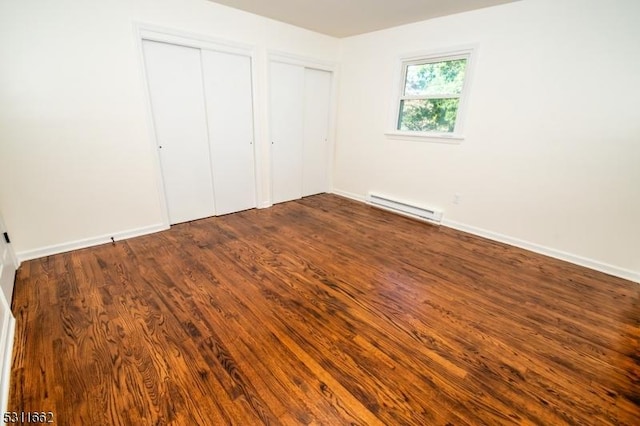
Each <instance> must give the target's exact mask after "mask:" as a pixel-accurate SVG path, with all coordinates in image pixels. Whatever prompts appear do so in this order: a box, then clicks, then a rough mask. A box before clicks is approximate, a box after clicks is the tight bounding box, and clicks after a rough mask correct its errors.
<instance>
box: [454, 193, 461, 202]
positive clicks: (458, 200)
mask: <svg viewBox="0 0 640 426" xmlns="http://www.w3.org/2000/svg"><path fill="white" fill-rule="evenodd" d="M460 198H461V197H460V194H458V193H455V194H453V204H460Z"/></svg>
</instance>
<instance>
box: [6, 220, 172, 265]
mask: <svg viewBox="0 0 640 426" xmlns="http://www.w3.org/2000/svg"><path fill="white" fill-rule="evenodd" d="M167 229H169V227H168V226H166V225H165V224H162V223H159V224H156V225H151V226H145V227H144V228H137V229H130V230H128V231H122V232H116V233H114V234H109V235H101V236H98V237H93V238H85V239H83V240H77V241H70V242H67V243H62V244H55V245H52V246H47V247H42V248H38V249H34V250H27V251H21V252H18V253H16V256H17V257H18V261H19V262H24V261H25V260H31V259H38V258H40V257H46V256H51V255H53V254H59V253H65V252H68V251H72V250H79V249H83V248H87V247H92V246H97V245H100V244H106V243H110V242H111V237H113V239H114V240H116V241H120V240H126V239H128V238H133V237H139V236H142V235H147V234H153V233H155V232H159V231H164V230H167Z"/></svg>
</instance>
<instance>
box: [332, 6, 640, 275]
mask: <svg viewBox="0 0 640 426" xmlns="http://www.w3.org/2000/svg"><path fill="white" fill-rule="evenodd" d="M639 16H640V2H638V1H636V0H616V1H607V2H603V1H600V0H588V1H586V0H561V1H558V0H523V1H521V2H516V3H513V4H509V5H504V6H497V7H492V8H488V9H482V10H478V11H474V12H468V13H463V14H458V15H453V16H449V17H443V18H439V19H434V20H430V21H425V22H421V23H417V24H412V25H407V26H402V27H397V28H393V29H389V30H384V31H379V32H375V33H370V34H366V35H362V36H356V37H351V38H348V39H344V40H343V41H342V60H341V62H342V68H341V81H340V85H341V86H340V87H341V89H340V99H339V108H338V111H339V112H338V129H337V146H336V156H335V170H334V185H335V189H336V191H337V192H339V193H340V192H341V193H346V194H350V195H353V196H355V197H362V196H364V195H365V194H366V193H367V192H368V191H379V192H382V193H385V194H389V195H394V196H397V197H400V198H402V199H407V200H412V201H414V202H418V203H421V204H424V205H427V206H435V207H440V208H442V209H444V211H445V218H446V219H447V220H448V222H447V223H448V224H450V225H452V226H456V227H462V228H469V229H471V230H473V231H474V232H478V233H484V234H486V235H490V236H492V237H494V238H499V239H500V238H501V239H503V240H509V241H511V242H515V243H516V244H520V245H523V246H527V247H530V248H533V249H537V250H538V251H543V252H547V253H550V254H553V255H555V256H558V257H564V258H566V259H570V260H572V261H576V262H577V263H582V264H585V265H589V266H592V267H595V268H598V269H601V270H605V271H609V272H612V273H614V274H617V275H621V276H625V277H628V278H631V279H635V280H638V279H640V108H639V107H638V102H639V100H640V84H639V83H640V80H639V79H638V78H639V76H640V55H639V54H638V49H639V47H638V46H640V25H638V22H637V20H638V17H639ZM475 43H477V44H478V45H479V51H478V58H477V59H478V61H477V64H476V65H477V66H476V68H475V75H474V78H473V82H472V88H471V98H470V105H469V109H468V115H467V122H466V124H465V131H464V133H465V135H466V139H465V140H464V141H463V142H462V143H461V144H459V145H450V144H437V143H427V142H416V141H403V140H392V139H389V138H387V137H385V135H384V132H385V130H386V129H387V128H388V127H387V125H388V121H389V120H388V119H389V109H390V106H391V105H392V103H393V102H394V100H393V99H392V93H393V89H394V88H393V85H394V84H396V80H395V73H396V68H397V67H398V66H399V65H398V64H399V61H398V58H399V56H401V55H403V54H407V53H411V52H415V51H421V50H430V49H439V48H443V47H448V46H456V45H465V44H475ZM455 193H459V194H460V195H461V201H460V203H459V204H457V205H456V204H454V203H453V197H454V194H455ZM500 234H501V235H500Z"/></svg>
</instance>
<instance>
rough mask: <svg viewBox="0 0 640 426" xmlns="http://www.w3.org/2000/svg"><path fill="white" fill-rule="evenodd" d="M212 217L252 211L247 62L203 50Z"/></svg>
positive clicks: (249, 95) (250, 101) (253, 178)
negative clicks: (212, 205) (211, 181)
mask: <svg viewBox="0 0 640 426" xmlns="http://www.w3.org/2000/svg"><path fill="white" fill-rule="evenodd" d="M202 69H203V76H204V88H205V98H206V105H207V118H208V126H209V141H210V146H211V162H212V171H213V189H214V194H215V202H216V215H222V214H227V213H233V212H237V211H241V210H247V209H251V208H254V207H256V194H255V187H256V186H255V185H256V184H255V166H254V149H253V101H252V99H253V98H252V90H251V87H252V85H251V58H250V57H248V56H242V55H236V54H231V53H223V52H215V51H210V50H202Z"/></svg>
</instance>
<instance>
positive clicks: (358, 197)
mask: <svg viewBox="0 0 640 426" xmlns="http://www.w3.org/2000/svg"><path fill="white" fill-rule="evenodd" d="M331 193H332V194H336V195H340V196H341V197H345V198H351V199H352V200H354V201H360V202H361V203H366V202H367V198H366V197H365V196H363V195H360V194H354V193H353V192H347V191H342V190H340V189H332V190H331Z"/></svg>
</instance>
